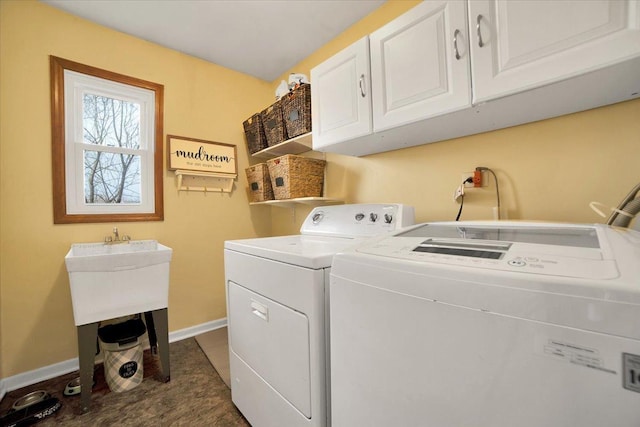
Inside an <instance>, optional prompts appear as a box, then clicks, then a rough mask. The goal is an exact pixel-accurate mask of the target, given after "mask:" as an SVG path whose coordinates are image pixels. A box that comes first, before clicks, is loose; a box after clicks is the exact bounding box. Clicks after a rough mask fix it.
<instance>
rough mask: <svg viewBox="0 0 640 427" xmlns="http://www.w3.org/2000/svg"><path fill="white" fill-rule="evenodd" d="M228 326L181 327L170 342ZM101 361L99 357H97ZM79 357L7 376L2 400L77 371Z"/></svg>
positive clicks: (0, 382)
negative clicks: (32, 386) (30, 387)
mask: <svg viewBox="0 0 640 427" xmlns="http://www.w3.org/2000/svg"><path fill="white" fill-rule="evenodd" d="M225 326H227V319H226V318H222V319H218V320H212V321H211V322H206V323H202V324H200V325H196V326H191V327H189V328H185V329H180V330H178V331H174V332H170V333H169V342H170V343H172V342H176V341H182V340H184V339H187V338H192V337H195V336H196V335H200V334H204V333H205V332H209V331H213V330H215V329H219V328H223V327H225ZM142 345H143V346H144V347H145V348H148V347H149V340H148V339H147V338H146V336H145V339H144V340H143V342H142ZM96 360H97V361H99V358H98V359H96ZM79 366H80V364H79V362H78V358H77V357H75V358H73V359H69V360H65V361H64V362H60V363H54V364H53V365H49V366H44V367H42V368H38V369H34V370H33V371H28V372H24V373H21V374H18V375H14V376H11V377H7V378H2V379H0V400H2V398H3V397H4V395H5V394H6V393H7V392H9V391H13V390H17V389H19V388H22V387H27V386H30V385H32V384H35V383H38V382H40V381H45V380H48V379H51V378H55V377H59V376H61V375H65V374H68V373H70V372H74V371H77V370H78V369H79Z"/></svg>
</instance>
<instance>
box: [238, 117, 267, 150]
mask: <svg viewBox="0 0 640 427" xmlns="http://www.w3.org/2000/svg"><path fill="white" fill-rule="evenodd" d="M242 126H243V127H244V136H245V138H246V139H247V148H249V153H251V154H253V153H257V152H258V151H260V150H264V149H265V148H267V137H266V136H265V134H264V127H263V126H262V117H260V113H256V114H254V115H253V116H251V117H249V118H248V119H247V120H245V121H244V122H243V123H242Z"/></svg>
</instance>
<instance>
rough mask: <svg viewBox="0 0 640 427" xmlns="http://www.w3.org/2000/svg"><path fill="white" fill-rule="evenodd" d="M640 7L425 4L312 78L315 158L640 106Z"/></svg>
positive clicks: (615, 3)
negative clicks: (639, 102) (636, 101)
mask: <svg viewBox="0 0 640 427" xmlns="http://www.w3.org/2000/svg"><path fill="white" fill-rule="evenodd" d="M639 3H640V0H608V1H607V0H602V1H598V0H583V1H580V0H571V1H560V0H558V1H524V0H518V1H515V0H472V1H468V2H467V1H459V0H452V1H428V2H423V3H420V4H418V5H417V6H416V7H414V8H413V9H411V10H409V11H408V12H407V13H405V14H403V15H402V16H400V17H398V18H397V19H395V20H393V21H392V22H390V23H389V24H387V25H385V26H384V27H382V28H380V29H379V30H377V31H376V32H374V33H372V34H371V35H370V36H368V37H365V38H364V39H362V40H359V41H358V42H356V43H355V44H354V45H352V46H350V47H348V48H347V49H345V50H343V51H342V52H340V53H338V54H337V55H335V56H334V57H332V58H329V59H328V60H327V61H325V62H323V63H322V64H320V65H318V66H317V67H315V68H314V69H312V70H311V80H312V82H313V84H312V115H313V149H314V150H318V151H330V152H336V153H343V154H350V155H365V154H372V153H378V152H382V151H388V150H394V149H398V148H404V147H409V146H413V145H420V144H425V143H428V142H435V141H441V140H444V139H449V138H455V137H460V136H465V135H470V134H474V133H480V132H485V131H489V130H495V129H500V128H504V127H508V126H513V125H517V124H522V123H527V122H532V121H536V120H541V119H545V118H549V117H555V116H559V115H562V114H568V113H572V112H576V111H582V110H585V109H589V108H594V107H598V106H602V105H607V104H611V103H614V102H620V101H624V100H628V99H632V98H635V97H638V96H640V79H639V78H638V75H640V5H639Z"/></svg>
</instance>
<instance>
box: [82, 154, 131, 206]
mask: <svg viewBox="0 0 640 427" xmlns="http://www.w3.org/2000/svg"><path fill="white" fill-rule="evenodd" d="M140 192H141V185H140V156H135V155H132V154H118V153H109V152H104V151H89V150H85V151H84V200H85V203H87V204H93V203H118V204H139V203H140V194H141V193H140Z"/></svg>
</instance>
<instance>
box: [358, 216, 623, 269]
mask: <svg viewBox="0 0 640 427" xmlns="http://www.w3.org/2000/svg"><path fill="white" fill-rule="evenodd" d="M358 252H361V253H366V254H371V255H379V256H386V257H392V258H400V259H405V260H410V261H419V262H425V263H438V264H448V265H454V266H461V267H476V268H483V269H490V270H501V271H509V272H515V273H532V274H537V275H538V274H539V275H548V276H561V277H572V278H584V279H614V278H617V277H618V276H619V275H620V272H619V270H618V267H617V265H616V261H615V260H614V258H613V255H612V252H611V249H610V247H609V244H608V241H607V239H606V238H605V233H604V230H603V229H601V228H598V227H596V226H589V225H571V224H550V223H517V222H492V223H490V222H456V223H428V224H423V225H420V226H417V227H415V228H412V229H410V230H408V231H405V232H400V233H398V234H396V235H394V236H393V237H389V238H387V239H384V240H378V241H376V242H375V243H372V244H364V245H362V246H361V247H359V248H358Z"/></svg>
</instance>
